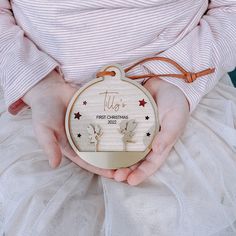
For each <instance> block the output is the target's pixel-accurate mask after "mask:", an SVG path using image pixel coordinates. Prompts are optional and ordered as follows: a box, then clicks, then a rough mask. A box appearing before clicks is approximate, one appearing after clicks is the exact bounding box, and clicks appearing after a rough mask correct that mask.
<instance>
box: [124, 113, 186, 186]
mask: <svg viewBox="0 0 236 236" xmlns="http://www.w3.org/2000/svg"><path fill="white" fill-rule="evenodd" d="M180 112H181V111H180ZM184 124H185V117H184V116H181V115H178V114H176V113H175V111H174V110H173V111H172V112H169V113H167V114H166V115H165V116H164V117H163V121H162V123H161V131H160V132H159V133H158V134H157V135H156V137H155V138H154V141H153V143H152V150H153V151H152V152H150V153H149V154H148V156H147V157H146V160H145V161H143V163H142V164H141V165H139V166H138V167H137V168H136V169H135V170H134V171H133V172H132V173H131V174H130V175H129V176H128V178H127V182H128V183H129V184H130V185H137V184H139V183H141V182H143V181H144V180H145V179H146V178H147V177H149V176H151V175H152V174H154V173H155V171H157V170H158V169H159V168H160V166H161V165H162V164H163V163H164V161H165V160H166V158H167V157H168V154H169V152H170V150H171V149H172V147H173V145H174V144H175V142H176V140H177V139H178V137H179V136H180V134H181V133H182V131H183V127H184Z"/></svg>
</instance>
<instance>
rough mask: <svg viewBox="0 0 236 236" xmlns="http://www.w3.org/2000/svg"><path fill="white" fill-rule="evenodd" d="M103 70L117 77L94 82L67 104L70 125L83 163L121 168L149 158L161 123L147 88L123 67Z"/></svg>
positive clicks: (69, 133)
mask: <svg viewBox="0 0 236 236" xmlns="http://www.w3.org/2000/svg"><path fill="white" fill-rule="evenodd" d="M104 70H106V71H114V72H115V76H104V77H100V78H97V79H94V80H92V81H91V82H89V83H87V84H86V85H85V86H83V87H82V88H80V89H79V90H78V91H77V92H76V93H75V95H74V96H73V98H72V99H71V102H70V104H69V106H68V109H67V113H66V122H65V126H66V133H67V137H68V140H69V142H70V144H71V146H72V148H73V149H74V151H75V152H76V153H77V154H78V155H79V156H80V157H81V158H82V159H84V160H85V161H86V162H88V163H90V164H92V165H95V166H97V167H100V168H106V169H117V168H120V167H127V166H130V165H133V164H135V163H136V162H138V161H140V160H141V159H143V158H144V157H145V156H146V155H147V154H148V152H149V151H150V147H151V143H152V141H153V138H154V136H155V135H156V133H157V127H159V123H158V119H157V110H156V104H155V102H154V100H153V98H152V96H151V95H150V94H149V92H148V91H147V90H146V89H145V88H144V87H143V86H142V85H140V84H139V83H137V82H135V81H132V80H130V79H128V78H125V74H124V71H123V69H122V67H121V66H120V65H113V66H108V67H105V68H104Z"/></svg>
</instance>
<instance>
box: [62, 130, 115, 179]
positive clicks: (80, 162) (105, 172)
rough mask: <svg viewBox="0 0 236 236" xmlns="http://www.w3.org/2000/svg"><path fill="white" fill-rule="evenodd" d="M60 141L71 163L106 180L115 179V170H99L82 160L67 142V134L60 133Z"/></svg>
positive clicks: (63, 151)
mask: <svg viewBox="0 0 236 236" xmlns="http://www.w3.org/2000/svg"><path fill="white" fill-rule="evenodd" d="M58 140H59V144H60V147H61V151H62V153H63V154H64V155H65V156H66V157H68V158H69V159H70V160H71V161H73V162H74V163H76V164H77V165H78V166H80V167H81V168H83V169H86V170H88V171H90V172H92V173H94V174H98V175H101V176H104V177H106V178H113V175H114V170H108V169H102V168H98V167H95V166H92V165H90V164H88V163H87V162H85V161H84V160H83V159H81V158H80V157H79V156H78V155H77V154H76V153H75V152H74V150H73V149H72V148H71V146H70V144H69V142H68V140H67V137H66V134H65V133H64V132H61V133H60V135H59V138H58Z"/></svg>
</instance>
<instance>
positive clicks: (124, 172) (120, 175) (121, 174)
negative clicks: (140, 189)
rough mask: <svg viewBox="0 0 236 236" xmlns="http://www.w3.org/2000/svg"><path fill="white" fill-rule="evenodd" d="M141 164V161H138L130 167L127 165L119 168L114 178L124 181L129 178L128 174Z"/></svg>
mask: <svg viewBox="0 0 236 236" xmlns="http://www.w3.org/2000/svg"><path fill="white" fill-rule="evenodd" d="M139 165H140V162H138V163H136V164H134V165H132V166H130V167H127V168H120V169H117V170H116V171H115V173H114V179H115V180H116V181H118V182H122V181H125V180H127V177H128V175H129V174H130V173H131V172H132V171H134V170H135V169H136V168H137V167H138V166H139Z"/></svg>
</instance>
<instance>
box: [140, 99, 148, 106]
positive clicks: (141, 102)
mask: <svg viewBox="0 0 236 236" xmlns="http://www.w3.org/2000/svg"><path fill="white" fill-rule="evenodd" d="M146 103H147V102H145V100H144V99H143V100H139V106H142V107H144V106H145V104H146Z"/></svg>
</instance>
